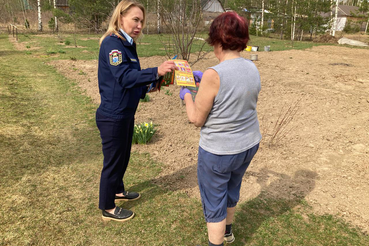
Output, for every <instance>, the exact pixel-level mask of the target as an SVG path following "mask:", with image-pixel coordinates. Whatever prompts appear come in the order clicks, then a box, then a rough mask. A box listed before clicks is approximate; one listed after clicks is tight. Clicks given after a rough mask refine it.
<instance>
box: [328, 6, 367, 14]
mask: <svg viewBox="0 0 369 246" xmlns="http://www.w3.org/2000/svg"><path fill="white" fill-rule="evenodd" d="M335 13H336V6H333V7H332V11H331V12H327V13H322V14H321V16H322V17H330V16H331V14H332V15H333V16H334V15H335ZM355 14H360V15H365V13H363V12H360V11H359V7H356V6H347V5H338V13H337V17H349V16H354V15H355Z"/></svg>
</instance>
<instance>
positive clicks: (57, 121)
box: [0, 34, 369, 246]
mask: <svg viewBox="0 0 369 246" xmlns="http://www.w3.org/2000/svg"><path fill="white" fill-rule="evenodd" d="M146 37H147V38H148V39H149V38H151V39H154V37H149V36H146ZM146 37H145V38H146ZM72 38H75V40H76V41H77V43H78V45H77V48H76V47H74V48H73V47H67V46H68V45H65V41H66V40H67V39H68V40H69V39H70V42H73V39H72ZM97 41H98V40H97V38H96V36H87V35H79V36H74V37H73V35H69V36H68V35H65V37H61V38H60V37H57V36H51V35H48V36H38V35H27V36H25V35H23V36H20V41H19V42H20V43H23V44H24V45H25V46H27V45H28V46H30V47H29V48H26V49H25V50H22V51H19V50H17V49H15V48H14V46H13V45H12V44H11V43H10V42H9V40H8V36H7V35H4V34H1V35H0V67H1V69H0V111H1V117H0V149H1V153H2V154H1V156H0V184H1V189H0V197H1V198H2V199H1V201H0V207H1V220H0V231H1V233H0V245H150V246H151V245H207V234H206V225H205V222H204V219H203V215H202V208H201V203H200V201H198V200H195V199H190V198H188V196H187V195H186V194H185V193H183V192H181V190H177V191H168V190H164V189H162V188H160V187H158V186H157V185H155V182H153V181H154V180H155V178H156V177H157V175H158V174H159V173H160V171H161V169H162V168H163V164H161V163H155V162H153V161H152V160H151V159H150V155H149V154H144V155H142V154H137V153H133V154H132V158H131V162H130V165H129V167H128V170H127V175H126V179H125V184H126V186H127V187H129V189H131V190H134V191H138V192H141V193H142V198H141V199H140V200H138V201H134V202H122V203H121V204H119V205H122V206H123V207H124V208H128V209H131V210H133V211H134V212H135V213H136V216H135V218H134V219H132V220H130V221H127V222H124V223H118V222H109V223H107V224H104V223H103V222H102V220H101V212H100V211H99V209H98V190H99V177H100V171H101V167H102V154H101V143H100V141H101V140H100V137H99V132H98V130H97V128H96V126H95V121H94V120H95V110H96V107H97V105H95V104H93V103H92V101H91V100H90V99H89V98H87V97H86V96H83V95H82V93H81V91H80V89H79V88H78V87H77V85H76V82H75V81H70V80H68V79H66V78H65V77H63V76H62V75H60V74H58V73H57V71H56V70H55V69H54V68H53V67H51V66H49V65H47V61H49V60H53V59H71V58H75V59H78V60H84V59H86V60H87V59H97V54H98V44H97ZM145 42H149V41H145ZM153 42H154V41H153ZM59 43H63V44H64V45H60V44H59ZM69 45H70V44H69ZM60 46H62V48H61V47H60ZM79 46H81V47H79ZM31 47H39V48H38V49H31ZM153 47H155V46H153ZM146 49H147V47H146ZM59 50H62V51H65V52H61V51H60V52H59ZM55 52H56V53H55ZM139 53H140V51H139ZM151 54H157V53H155V52H154V51H152V53H151ZM148 103H150V102H148ZM154 123H155V122H154ZM234 233H235V236H236V241H235V243H233V244H232V245H235V246H237V245H314V246H315V245H369V239H368V236H367V235H363V234H362V233H361V232H360V231H359V230H358V229H356V228H354V227H352V226H350V225H349V224H347V223H345V222H343V221H342V220H340V219H338V218H336V217H334V216H330V215H324V216H318V215H315V214H314V213H313V212H312V209H311V208H310V207H309V204H308V203H307V202H306V201H305V200H303V199H300V198H298V197H296V199H295V200H293V201H285V200H269V199H266V198H265V197H263V194H261V195H260V196H258V197H257V198H255V199H253V200H250V201H247V202H245V203H242V204H239V207H238V210H237V213H236V222H235V225H234Z"/></svg>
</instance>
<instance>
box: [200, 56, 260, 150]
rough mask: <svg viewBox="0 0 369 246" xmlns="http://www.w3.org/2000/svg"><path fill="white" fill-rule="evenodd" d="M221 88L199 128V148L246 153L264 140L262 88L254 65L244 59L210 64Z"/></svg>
mask: <svg viewBox="0 0 369 246" xmlns="http://www.w3.org/2000/svg"><path fill="white" fill-rule="evenodd" d="M211 69H214V70H215V71H216V72H217V73H218V75H219V78H220V87H219V91H218V94H217V95H216V97H215V99H214V103H213V108H212V109H211V111H210V113H209V116H208V118H207V120H206V122H205V124H204V125H203V127H202V128H201V131H200V144H199V145H200V147H201V148H203V149H204V150H206V151H208V152H210V153H212V154H216V155H233V154H238V153H241V152H244V151H246V150H248V149H250V148H252V147H253V146H255V145H256V144H258V143H259V142H260V141H261V134H260V129H259V121H258V117H257V113H256V103H257V100H258V95H259V92H260V89H261V84H260V75H259V71H258V70H257V68H256V66H255V64H254V63H253V62H251V61H250V60H246V59H244V58H236V59H232V60H225V61H223V62H221V63H220V64H218V65H216V66H214V67H211Z"/></svg>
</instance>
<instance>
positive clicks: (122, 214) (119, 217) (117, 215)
mask: <svg viewBox="0 0 369 246" xmlns="http://www.w3.org/2000/svg"><path fill="white" fill-rule="evenodd" d="M134 216H135V214H134V213H133V212H132V211H131V210H127V209H123V208H120V207H116V208H115V210H114V214H111V213H109V212H106V211H105V210H103V211H102V219H103V221H110V220H115V221H126V220H130V219H132V218H133V217H134Z"/></svg>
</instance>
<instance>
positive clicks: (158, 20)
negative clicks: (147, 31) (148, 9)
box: [156, 0, 160, 34]
mask: <svg viewBox="0 0 369 246" xmlns="http://www.w3.org/2000/svg"><path fill="white" fill-rule="evenodd" d="M157 5H158V6H157V9H156V14H157V22H158V27H157V29H158V34H159V33H160V0H158V1H157Z"/></svg>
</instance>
